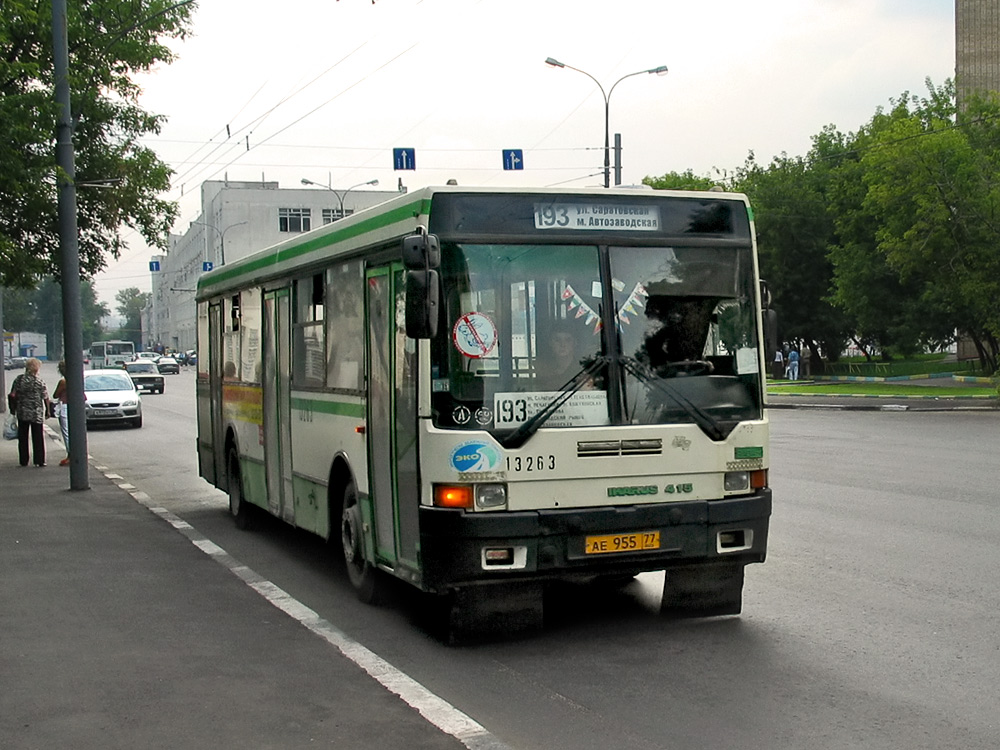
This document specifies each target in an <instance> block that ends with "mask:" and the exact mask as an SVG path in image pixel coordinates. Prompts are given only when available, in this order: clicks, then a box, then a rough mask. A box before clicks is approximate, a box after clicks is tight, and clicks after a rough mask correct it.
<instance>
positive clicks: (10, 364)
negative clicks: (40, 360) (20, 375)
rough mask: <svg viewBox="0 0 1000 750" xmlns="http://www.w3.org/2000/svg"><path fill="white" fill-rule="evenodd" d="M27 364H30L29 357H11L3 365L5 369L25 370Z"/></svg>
mask: <svg viewBox="0 0 1000 750" xmlns="http://www.w3.org/2000/svg"><path fill="white" fill-rule="evenodd" d="M26 364H28V358H27V357H10V358H9V359H5V360H4V363H3V366H4V369H5V370H23V369H24V366H25V365H26Z"/></svg>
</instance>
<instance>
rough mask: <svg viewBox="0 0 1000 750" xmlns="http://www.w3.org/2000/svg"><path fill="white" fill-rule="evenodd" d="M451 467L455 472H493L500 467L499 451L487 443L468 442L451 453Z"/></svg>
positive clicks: (456, 447)
mask: <svg viewBox="0 0 1000 750" xmlns="http://www.w3.org/2000/svg"><path fill="white" fill-rule="evenodd" d="M451 465H452V467H453V468H454V469H455V470H456V471H461V472H467V471H494V470H495V469H496V468H497V467H498V466H499V465H500V451H498V450H497V449H496V448H494V447H493V446H492V445H490V444H489V443H483V442H481V441H479V440H470V441H469V442H467V443H462V444H461V445H456V446H455V447H454V448H453V449H452V451H451Z"/></svg>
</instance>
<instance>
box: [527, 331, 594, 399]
mask: <svg viewBox="0 0 1000 750" xmlns="http://www.w3.org/2000/svg"><path fill="white" fill-rule="evenodd" d="M538 344H539V354H538V358H537V359H536V361H535V385H536V387H538V388H540V389H542V390H550V391H555V390H559V389H561V388H562V387H563V386H565V385H566V384H567V383H569V381H571V380H572V379H573V378H574V377H576V376H577V375H578V374H579V372H580V371H581V370H583V369H584V368H585V367H587V365H588V364H589V363H590V362H591V361H592V358H593V354H592V353H590V352H586V351H584V347H583V346H582V345H581V344H580V341H579V339H578V338H577V335H576V330H575V329H574V328H573V327H572V326H571V325H570V324H568V323H556V324H555V325H553V326H551V327H550V328H549V329H548V330H547V331H545V332H540V333H539V337H538ZM594 387H595V383H594V378H593V376H590V377H588V378H587V380H586V381H585V382H584V384H583V386H582V389H591V388H594Z"/></svg>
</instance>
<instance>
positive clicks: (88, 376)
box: [83, 369, 142, 427]
mask: <svg viewBox="0 0 1000 750" xmlns="http://www.w3.org/2000/svg"><path fill="white" fill-rule="evenodd" d="M83 395H84V400H85V403H84V406H85V408H86V415H87V427H91V426H93V425H95V424H101V423H103V422H127V423H128V424H130V425H132V426H133V427H142V398H140V396H139V391H138V390H136V387H135V383H133V382H132V378H131V376H129V374H128V373H127V372H126V371H125V370H121V369H118V370H87V371H85V372H84V373H83Z"/></svg>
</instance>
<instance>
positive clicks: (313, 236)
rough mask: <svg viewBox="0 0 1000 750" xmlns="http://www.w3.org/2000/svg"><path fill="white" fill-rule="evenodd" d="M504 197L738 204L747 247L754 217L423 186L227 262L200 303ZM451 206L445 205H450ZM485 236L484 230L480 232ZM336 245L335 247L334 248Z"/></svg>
mask: <svg viewBox="0 0 1000 750" xmlns="http://www.w3.org/2000/svg"><path fill="white" fill-rule="evenodd" d="M448 194H453V195H455V196H456V198H457V197H459V196H461V195H463V194H464V195H468V196H473V199H472V200H473V202H475V198H474V196H482V197H488V196H506V197H510V198H512V199H518V198H522V199H527V198H530V197H532V196H536V197H537V196H549V197H552V198H559V197H564V198H566V199H568V200H569V201H570V202H574V201H580V199H586V198H588V197H589V198H590V199H591V202H596V201H605V200H607V201H608V202H609V203H617V204H622V203H629V204H631V203H635V204H639V205H644V204H650V203H656V202H663V201H664V199H680V200H683V201H694V202H701V203H711V204H715V205H718V204H723V203H733V202H736V203H740V204H742V205H743V206H744V207H745V216H746V219H745V224H746V230H745V231H741V232H739V235H740V236H741V237H743V236H745V237H746V239H745V241H747V242H749V241H752V240H750V239H749V238H750V236H751V235H752V232H751V231H750V224H752V214H751V213H750V206H749V202H748V201H747V198H746V196H744V195H742V194H740V193H726V192H715V191H683V190H636V189H634V188H483V187H463V186H458V185H447V186H437V187H425V188H421V189H419V190H415V191H413V192H410V193H405V194H401V195H400V196H399V197H397V198H392V199H390V200H388V201H386V202H384V203H381V204H379V205H377V206H373V207H371V208H367V209H364V210H361V211H358V212H356V213H354V214H351V215H349V216H346V217H344V218H343V219H339V220H338V221H335V222H332V223H330V224H326V225H324V226H322V227H318V228H316V229H314V230H312V231H310V232H305V233H302V234H296V235H295V236H293V237H290V238H289V239H287V240H285V241H283V242H280V243H278V244H276V245H272V246H271V247H268V248H265V249H263V250H259V251H257V252H255V253H252V254H251V255H248V256H246V257H244V258H241V259H240V260H237V261H234V262H232V263H227V264H225V265H223V266H220V267H218V268H216V269H215V270H213V271H209V272H208V273H206V274H204V275H203V276H202V277H201V278H200V279H199V281H198V293H197V298H198V299H199V300H202V299H206V298H209V297H212V296H214V295H217V294H221V293H225V292H226V291H227V290H228V289H235V288H239V287H243V286H249V285H254V284H261V283H265V282H266V281H267V280H268V279H272V278H282V277H284V276H286V275H289V274H293V273H297V272H298V271H299V270H300V269H306V268H308V267H309V266H312V265H318V264H320V263H322V262H324V261H325V260H326V259H328V258H330V257H335V256H342V255H350V254H353V253H355V252H357V251H359V250H362V249H363V248H365V247H371V246H373V245H380V244H384V243H386V242H389V241H391V240H393V239H395V238H398V237H403V236H406V235H408V234H413V233H415V232H417V231H418V228H420V227H423V228H424V229H426V228H427V227H428V226H429V225H430V223H431V217H430V213H431V205H432V202H433V200H434V198H435V196H437V195H448ZM452 202H453V201H449V203H452ZM481 231H483V232H486V228H485V227H483V228H481ZM333 246H336V247H333Z"/></svg>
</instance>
